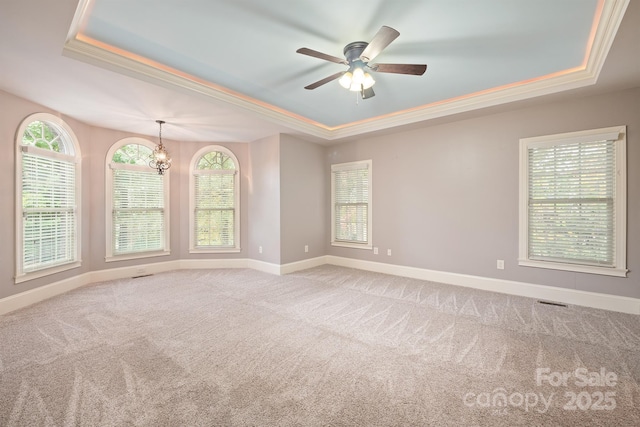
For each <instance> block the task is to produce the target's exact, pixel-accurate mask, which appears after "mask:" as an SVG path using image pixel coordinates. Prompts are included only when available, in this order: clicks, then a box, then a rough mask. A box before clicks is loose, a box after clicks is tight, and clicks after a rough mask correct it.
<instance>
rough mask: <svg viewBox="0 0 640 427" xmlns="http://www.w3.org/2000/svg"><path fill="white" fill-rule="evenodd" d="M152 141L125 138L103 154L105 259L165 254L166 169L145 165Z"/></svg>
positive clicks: (167, 226)
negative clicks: (105, 200) (105, 201)
mask: <svg viewBox="0 0 640 427" xmlns="http://www.w3.org/2000/svg"><path fill="white" fill-rule="evenodd" d="M154 147H155V145H154V144H153V143H152V142H150V141H147V140H146V139H142V138H125V139H123V140H121V141H119V142H117V143H116V144H115V145H114V146H113V147H111V150H109V153H108V154H107V162H108V164H107V166H108V167H107V168H106V174H107V176H106V186H107V188H106V194H107V215H106V217H107V227H106V229H107V238H106V241H107V251H106V253H107V257H106V260H107V261H114V260H120V259H132V258H142V257H150V256H158V255H168V254H169V176H170V175H169V171H167V172H165V174H164V175H159V174H158V172H157V171H156V170H155V169H153V168H151V167H149V160H150V156H151V153H152V152H153V149H154Z"/></svg>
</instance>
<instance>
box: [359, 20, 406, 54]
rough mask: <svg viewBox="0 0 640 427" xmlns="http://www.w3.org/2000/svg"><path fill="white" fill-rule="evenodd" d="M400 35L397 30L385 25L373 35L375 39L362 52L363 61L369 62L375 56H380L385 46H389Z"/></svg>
mask: <svg viewBox="0 0 640 427" xmlns="http://www.w3.org/2000/svg"><path fill="white" fill-rule="evenodd" d="M399 35H400V33H399V32H398V31H397V30H394V29H393V28H391V27H387V26H386V25H383V26H382V28H380V29H379V30H378V32H377V33H376V35H375V36H373V40H371V42H370V43H369V45H368V46H367V47H366V48H365V49H364V50H363V51H362V53H361V54H360V59H361V60H362V62H369V61H371V60H373V58H375V57H376V56H378V54H380V52H382V51H383V50H384V48H385V47H387V46H389V44H390V43H391V42H392V41H394V40H395V39H396V38H397V37H398V36H399Z"/></svg>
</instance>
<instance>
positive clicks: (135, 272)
mask: <svg viewBox="0 0 640 427" xmlns="http://www.w3.org/2000/svg"><path fill="white" fill-rule="evenodd" d="M323 264H331V265H338V266H342V267H350V268H357V269H360V270H366V271H373V272H377V273H384V274H391V275H395V276H402V277H410V278H414V279H420V280H429V281H432V282H439V283H446V284H450V285H457V286H464V287H468V288H474V289H481V290H485V291H492V292H500V293H504V294H509V295H517V296H523V297H529V298H537V299H543V300H550V301H558V302H562V303H565V304H572V305H581V306H585V307H593V308H599V309H603V310H611V311H618V312H622V313H629V314H640V299H637V298H628V297H621V296H616V295H607V294H601V293H596V292H586V291H580V290H576V289H564V288H556V287H553V286H545V285H536V284H532V283H524V282H515V281H510V280H501V279H492V278H488V277H480V276H471V275H465V274H457V273H447V272H444V271H436V270H427V269H422V268H415V267H407V266H402V265H394V264H385V263H380V262H372V261H363V260H357V259H352V258H342V257H336V256H331V255H327V256H320V257H317V258H311V259H306V260H302V261H297V262H292V263H288V264H283V265H278V264H272V263H268V262H264V261H258V260H254V259H246V258H241V259H214V260H211V259H183V260H174V261H167V262H159V263H152V264H142V265H135V266H131V267H120V268H111V269H106V270H98V271H93V272H90V273H84V274H80V275H78V276H74V277H71V278H69V279H64V280H60V281H58V282H55V283H51V284H49V285H45V286H41V287H39V288H36V289H31V290H29V291H25V292H21V293H19V294H16V295H11V296H9V297H6V298H2V299H0V315H2V314H5V313H9V312H11V311H14V310H18V309H20V308H23V307H27V306H29V305H31V304H35V303H37V302H40V301H43V300H45V299H48V298H51V297H54V296H56V295H60V294H63V293H65V292H68V291H71V290H73V289H76V288H79V287H81V286H84V285H87V284H90V283H95V282H102V281H107V280H116V279H123V278H126V277H134V276H142V275H146V274H154V273H162V272H165V271H170V270H182V269H208V268H252V269H254V270H259V271H263V272H265V273H270V274H276V275H282V274H289V273H293V272H296V271H299V270H304V269H307V268H312V267H317V266H320V265H323Z"/></svg>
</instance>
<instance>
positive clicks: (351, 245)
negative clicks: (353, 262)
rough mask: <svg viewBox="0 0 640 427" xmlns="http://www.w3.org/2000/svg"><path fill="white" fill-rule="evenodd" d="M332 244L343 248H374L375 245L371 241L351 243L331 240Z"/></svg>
mask: <svg viewBox="0 0 640 427" xmlns="http://www.w3.org/2000/svg"><path fill="white" fill-rule="evenodd" d="M331 246H338V247H341V248H352V249H367V250H371V249H373V245H372V244H370V243H349V242H331Z"/></svg>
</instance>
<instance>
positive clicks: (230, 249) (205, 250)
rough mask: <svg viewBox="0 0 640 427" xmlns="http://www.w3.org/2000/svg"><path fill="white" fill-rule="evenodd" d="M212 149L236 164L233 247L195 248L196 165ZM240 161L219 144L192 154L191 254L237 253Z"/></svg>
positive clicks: (238, 243) (190, 195)
mask: <svg viewBox="0 0 640 427" xmlns="http://www.w3.org/2000/svg"><path fill="white" fill-rule="evenodd" d="M212 151H220V152H222V153H224V154H226V155H227V156H229V157H230V158H231V160H233V162H234V164H235V165H236V170H235V173H234V175H235V177H234V183H235V187H236V191H235V200H234V203H235V211H236V212H235V213H236V218H235V221H234V226H235V227H234V230H233V241H234V246H233V247H220V248H213V247H211V248H197V247H196V236H195V224H196V218H195V212H196V200H195V199H196V197H195V196H196V173H195V171H196V166H197V163H198V160H200V157H202V156H203V155H205V154H206V153H209V152H212ZM240 176H241V175H240V162H238V159H237V157H236V156H235V154H233V152H232V151H231V150H229V149H228V148H226V147H223V146H221V145H208V146H206V147H203V148H201V149H200V150H198V151H197V152H196V154H194V155H193V157H192V158H191V164H190V165H189V253H192V254H226V253H238V252H240V251H241V250H242V249H241V246H240Z"/></svg>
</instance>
